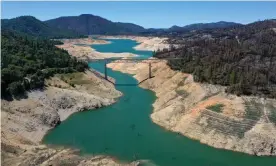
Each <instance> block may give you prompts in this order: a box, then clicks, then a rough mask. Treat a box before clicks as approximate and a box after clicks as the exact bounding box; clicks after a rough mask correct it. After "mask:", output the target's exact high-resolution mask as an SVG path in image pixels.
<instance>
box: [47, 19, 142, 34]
mask: <svg viewBox="0 0 276 166" xmlns="http://www.w3.org/2000/svg"><path fill="white" fill-rule="evenodd" d="M45 23H46V24H47V25H49V26H51V27H54V28H60V29H67V30H74V31H76V32H78V33H80V34H83V35H92V34H105V35H117V34H137V33H139V32H142V31H145V29H144V28H143V27H141V26H139V25H135V24H132V23H121V22H112V21H110V20H107V19H105V18H102V17H99V16H95V15H92V14H82V15H80V16H67V17H59V18H56V19H51V20H48V21H45Z"/></svg>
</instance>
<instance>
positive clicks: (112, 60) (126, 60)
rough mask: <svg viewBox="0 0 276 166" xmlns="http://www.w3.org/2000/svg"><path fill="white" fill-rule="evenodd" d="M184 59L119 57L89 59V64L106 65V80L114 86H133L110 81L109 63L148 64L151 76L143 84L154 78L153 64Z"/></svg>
mask: <svg viewBox="0 0 276 166" xmlns="http://www.w3.org/2000/svg"><path fill="white" fill-rule="evenodd" d="M181 59H183V58H162V59H157V58H138V57H134V58H125V57H117V58H102V59H88V61H89V62H100V63H103V64H104V79H105V80H107V81H109V82H111V83H112V84H114V85H124V86H126V85H133V84H115V83H114V82H112V81H110V80H109V79H108V74H107V66H106V65H107V64H108V63H147V64H148V65H149V70H148V71H149V74H148V78H146V79H144V80H142V81H140V82H139V83H138V85H139V84H141V83H142V82H144V81H146V80H148V79H151V78H153V77H154V76H153V75H152V71H151V66H152V63H157V62H162V61H163V62H164V61H167V60H181ZM92 72H94V73H95V74H96V75H97V76H100V77H102V75H101V74H99V73H96V72H95V71H92Z"/></svg>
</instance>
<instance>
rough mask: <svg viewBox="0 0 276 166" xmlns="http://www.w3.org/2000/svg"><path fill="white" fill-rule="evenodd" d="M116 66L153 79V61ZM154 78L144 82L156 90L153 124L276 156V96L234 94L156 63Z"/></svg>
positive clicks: (221, 144)
mask: <svg viewBox="0 0 276 166" xmlns="http://www.w3.org/2000/svg"><path fill="white" fill-rule="evenodd" d="M108 66H109V67H110V68H112V69H114V70H119V71H122V72H126V73H131V74H135V78H136V79H137V80H138V81H142V80H145V79H146V78H148V75H149V73H148V65H147V64H142V63H138V64H130V63H128V64H123V63H118V64H117V63H111V64H109V65H108ZM152 71H153V74H152V75H153V76H154V78H151V79H148V80H146V81H144V82H143V83H142V84H140V86H141V87H143V88H146V89H151V90H153V91H154V92H155V93H156V96H157V98H158V99H157V100H156V101H155V103H154V104H153V106H154V112H153V113H152V114H151V115H150V116H151V118H152V120H153V122H155V123H157V124H158V125H160V126H163V127H165V128H167V129H169V130H172V131H175V132H179V133H181V134H183V135H185V136H187V137H190V138H193V139H196V140H199V141H200V142H202V143H204V144H208V145H210V146H213V147H216V148H223V149H229V150H234V151H240V152H244V153H249V154H255V155H274V156H275V155H276V126H275V125H276V117H275V115H276V100H273V99H263V98H258V97H248V96H241V97H238V96H234V95H230V94H226V93H225V92H224V89H225V87H222V86H216V85H210V84H200V83H195V82H194V81H193V77H192V75H189V74H185V73H181V72H177V71H173V70H171V69H170V68H169V67H168V66H167V65H166V63H165V62H158V63H153V64H152Z"/></svg>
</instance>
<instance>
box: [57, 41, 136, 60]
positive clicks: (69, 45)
mask: <svg viewBox="0 0 276 166" xmlns="http://www.w3.org/2000/svg"><path fill="white" fill-rule="evenodd" d="M86 40H87V39H68V40H62V41H63V42H64V44H63V45H57V47H58V48H62V49H64V50H67V51H68V53H69V54H70V55H72V56H75V57H77V58H78V59H83V60H88V59H103V58H111V57H133V56H136V55H135V54H132V53H101V52H97V51H96V50H94V49H93V48H91V47H90V46H89V45H91V44H95V43H97V44H99V42H97V41H95V40H93V41H94V43H88V42H87V43H85V42H83V41H86ZM78 42H80V43H85V45H75V44H80V43H78ZM107 43H108V42H106V43H105V42H103V43H101V44H107Z"/></svg>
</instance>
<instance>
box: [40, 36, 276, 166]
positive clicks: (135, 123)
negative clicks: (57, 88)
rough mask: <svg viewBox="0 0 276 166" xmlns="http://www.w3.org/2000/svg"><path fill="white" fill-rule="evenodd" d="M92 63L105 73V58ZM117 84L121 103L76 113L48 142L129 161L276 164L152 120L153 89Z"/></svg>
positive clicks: (127, 78) (189, 165)
mask: <svg viewBox="0 0 276 166" xmlns="http://www.w3.org/2000/svg"><path fill="white" fill-rule="evenodd" d="M113 42H114V43H113V44H116V42H122V41H121V40H116V41H113ZM125 42H127V40H123V42H122V43H125ZM129 42H130V43H133V41H130V40H129ZM116 45H117V46H119V45H118V44H116ZM97 46H98V45H97ZM105 46H106V49H107V50H111V49H114V48H113V46H110V45H109V44H107V45H105ZM131 46H133V45H131ZM93 47H96V46H93ZM109 47H112V48H109ZM121 47H125V45H123V46H121ZM101 49H103V48H101ZM118 49H119V48H118ZM124 49H125V48H124ZM98 51H99V50H98ZM89 65H90V67H91V68H94V69H96V70H98V71H100V72H103V70H104V68H103V64H101V63H90V64H89ZM108 73H109V76H111V77H113V78H115V79H116V81H117V82H119V83H126V84H136V83H137V81H136V80H135V79H134V78H133V77H132V76H131V75H128V74H123V73H121V72H118V71H113V70H111V69H108ZM116 89H118V90H119V91H121V92H122V93H123V94H124V95H123V96H122V97H121V98H120V99H119V100H118V102H117V103H115V104H113V105H111V106H108V107H103V108H99V109H97V110H91V111H86V112H79V113H75V114H73V115H72V116H70V117H69V118H68V119H67V120H65V121H64V122H62V123H61V124H60V125H59V126H57V127H56V128H54V129H53V130H51V131H50V132H49V133H48V134H47V135H46V136H45V137H44V140H43V142H44V143H45V144H52V145H62V146H66V147H72V148H78V149H80V151H81V154H83V155H86V154H104V155H111V156H113V157H115V158H117V159H119V160H121V161H125V162H130V161H133V160H139V159H145V160H149V161H150V163H154V164H156V165H160V166H266V165H267V166H270V165H275V163H276V158H272V157H256V156H250V155H246V154H243V153H237V152H232V151H226V150H220V149H215V148H212V147H209V146H207V145H204V144H200V143H199V142H198V141H195V140H191V139H188V138H186V137H184V136H182V135H179V134H177V133H174V132H170V131H167V130H165V129H163V128H161V127H160V126H158V125H156V124H154V123H153V122H152V121H151V119H150V114H151V112H152V110H153V107H152V104H153V103H154V101H155V99H156V96H155V94H154V93H153V92H152V91H149V90H145V89H142V88H140V87H138V86H116ZM145 165H146V164H145Z"/></svg>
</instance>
